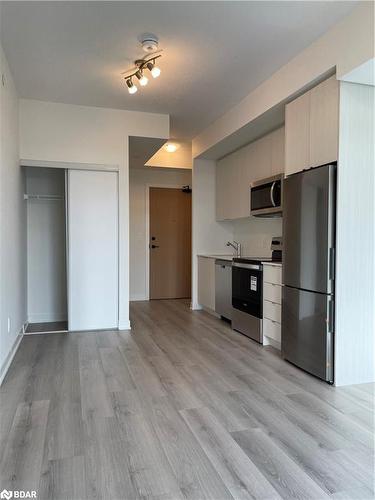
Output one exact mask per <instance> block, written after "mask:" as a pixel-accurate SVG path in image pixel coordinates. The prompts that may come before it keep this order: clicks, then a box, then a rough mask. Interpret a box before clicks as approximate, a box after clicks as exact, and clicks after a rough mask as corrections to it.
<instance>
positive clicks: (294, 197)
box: [281, 165, 336, 383]
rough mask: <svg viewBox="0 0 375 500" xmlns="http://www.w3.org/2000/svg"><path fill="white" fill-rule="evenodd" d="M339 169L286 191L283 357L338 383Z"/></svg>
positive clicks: (314, 173)
mask: <svg viewBox="0 0 375 500" xmlns="http://www.w3.org/2000/svg"><path fill="white" fill-rule="evenodd" d="M335 193H336V166H335V165H325V166H322V167H318V168H314V169H311V170H307V171H305V172H300V173H297V174H294V175H291V176H290V177H288V178H286V179H285V180H284V186H283V284H284V286H283V292H282V335H281V349H282V355H283V357H284V358H285V359H287V360H288V361H290V362H291V363H293V364H295V365H297V366H299V367H300V368H303V369H304V370H306V371H307V372H309V373H312V374H313V375H316V376H317V377H319V378H321V379H323V380H326V381H327V382H331V383H332V382H333V341H334V291H335V284H334V283H335V281H334V280H335Z"/></svg>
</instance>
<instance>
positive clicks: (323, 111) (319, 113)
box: [285, 76, 339, 175]
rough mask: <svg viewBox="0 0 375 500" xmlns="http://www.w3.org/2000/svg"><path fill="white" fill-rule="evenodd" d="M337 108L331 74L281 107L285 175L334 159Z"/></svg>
mask: <svg viewBox="0 0 375 500" xmlns="http://www.w3.org/2000/svg"><path fill="white" fill-rule="evenodd" d="M338 109H339V85H338V81H337V80H336V77H335V76H332V77H331V78H328V79H327V80H325V81H324V82H322V83H321V84H319V85H317V86H316V87H314V88H313V89H311V90H310V91H308V92H306V93H305V94H303V95H302V96H300V97H298V98H297V99H295V100H294V101H292V102H290V103H289V104H287V105H286V106H285V175H290V174H293V173H295V172H300V171H301V170H304V169H307V168H311V167H317V166H319V165H324V164H325V163H330V162H334V161H337V155H338Z"/></svg>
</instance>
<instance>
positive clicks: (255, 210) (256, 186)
mask: <svg viewBox="0 0 375 500" xmlns="http://www.w3.org/2000/svg"><path fill="white" fill-rule="evenodd" d="M282 211H283V175H281V174H280V175H275V176H273V177H268V178H267V179H262V180H260V181H256V182H253V183H252V184H251V185H250V213H251V215H255V217H281V215H282Z"/></svg>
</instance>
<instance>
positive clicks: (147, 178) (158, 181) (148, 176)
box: [129, 167, 191, 300]
mask: <svg viewBox="0 0 375 500" xmlns="http://www.w3.org/2000/svg"><path fill="white" fill-rule="evenodd" d="M187 184H190V185H191V171H190V170H182V169H179V170H173V169H169V168H167V169H166V168H161V169H159V168H151V167H150V168H131V169H130V171H129V195H130V300H147V299H148V273H147V259H148V252H147V251H146V248H147V245H148V241H149V235H148V224H147V210H148V203H147V197H148V187H149V186H159V187H176V186H181V187H182V186H184V185H187Z"/></svg>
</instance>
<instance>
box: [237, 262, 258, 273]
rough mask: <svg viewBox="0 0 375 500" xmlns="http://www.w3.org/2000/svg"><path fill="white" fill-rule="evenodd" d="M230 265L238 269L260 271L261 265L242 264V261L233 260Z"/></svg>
mask: <svg viewBox="0 0 375 500" xmlns="http://www.w3.org/2000/svg"><path fill="white" fill-rule="evenodd" d="M232 267H238V268H240V269H255V270H257V271H261V269H262V266H261V265H259V264H244V263H242V262H233V263H232Z"/></svg>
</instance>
